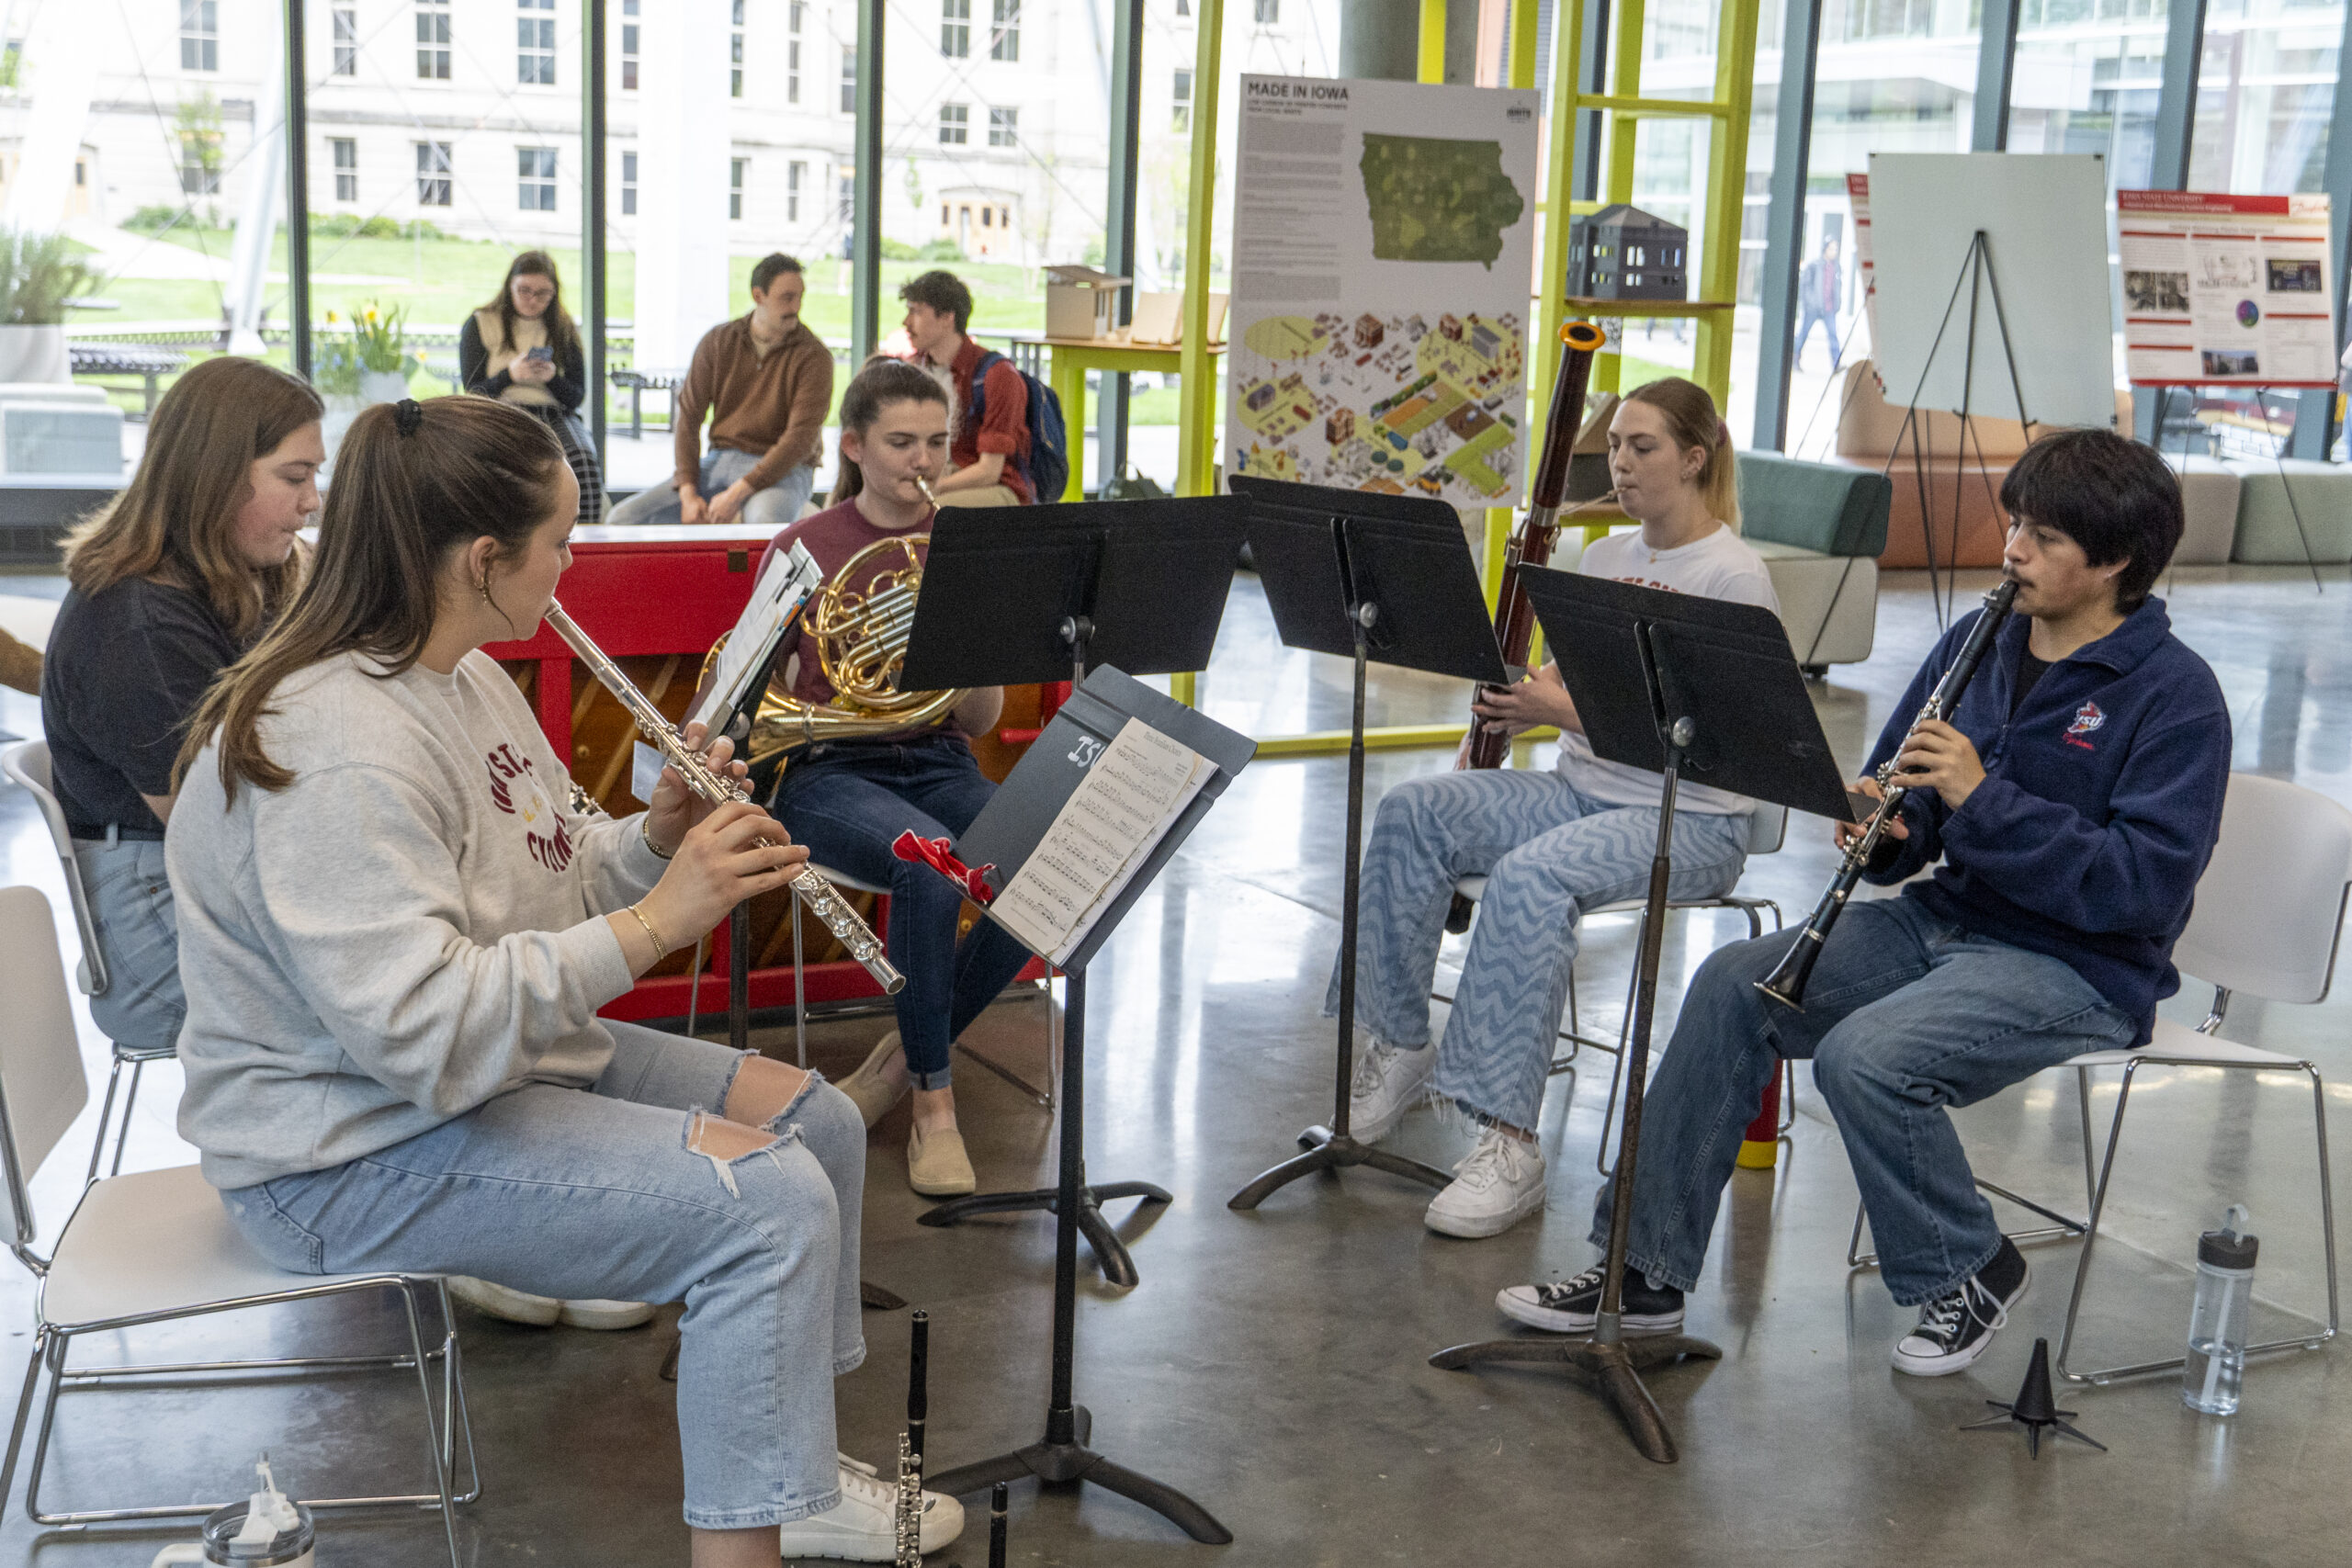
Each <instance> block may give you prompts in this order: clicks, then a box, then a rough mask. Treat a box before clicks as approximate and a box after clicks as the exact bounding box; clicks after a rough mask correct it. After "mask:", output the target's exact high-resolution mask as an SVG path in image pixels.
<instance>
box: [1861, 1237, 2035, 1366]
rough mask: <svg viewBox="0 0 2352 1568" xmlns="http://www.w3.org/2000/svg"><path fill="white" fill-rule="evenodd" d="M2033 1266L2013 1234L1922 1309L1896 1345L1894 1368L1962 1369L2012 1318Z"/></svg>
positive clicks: (2002, 1240)
mask: <svg viewBox="0 0 2352 1568" xmlns="http://www.w3.org/2000/svg"><path fill="white" fill-rule="evenodd" d="M2032 1278H2033V1270H2032V1269H2029V1268H2028V1267H2027V1266H2026V1261H2025V1254H2024V1253H2022V1252H2019V1251H2018V1249H2017V1245H2016V1244H2015V1243H2014V1242H2012V1241H2010V1240H2009V1238H2008V1237H2007V1236H2003V1237H2002V1238H2001V1250H2000V1251H1998V1252H1996V1253H1995V1254H1994V1255H1993V1260H1992V1261H1991V1262H1990V1263H1987V1264H1986V1265H1985V1267H1984V1268H1982V1269H1978V1270H1977V1271H1976V1273H1975V1274H1974V1275H1973V1276H1972V1277H1971V1278H1969V1279H1967V1280H1962V1282H1961V1285H1960V1288H1959V1289H1958V1290H1955V1291H1948V1292H1945V1293H1944V1294H1942V1295H1940V1296H1938V1297H1936V1298H1935V1300H1933V1301H1931V1302H1929V1303H1927V1304H1926V1305H1925V1306H1923V1307H1921V1308H1920V1309H1919V1326H1918V1327H1917V1328H1915V1329H1913V1330H1912V1331H1911V1332H1910V1333H1909V1334H1907V1335H1905V1336H1904V1337H1903V1340H1902V1342H1901V1343H1900V1344H1898V1345H1896V1346H1895V1347H1894V1370H1895V1371H1898V1372H1909V1373H1910V1374H1911V1375H1912V1376H1913V1377H1915V1378H1939V1377H1945V1376H1948V1375H1950V1374H1951V1373H1953V1372H1956V1371H1961V1370H1962V1369H1963V1368H1965V1367H1967V1366H1968V1365H1969V1364H1970V1363H1971V1362H1973V1361H1974V1360H1975V1359H1976V1358H1977V1357H1979V1356H1981V1355H1983V1354H1984V1353H1985V1347H1986V1346H1988V1345H1990V1344H1992V1343H1993V1336H1994V1335H1995V1334H1996V1333H1997V1332H1998V1331H1999V1330H2000V1329H2001V1328H2002V1327H2004V1326H2006V1325H2007V1323H2008V1321H2009V1309H2010V1308H2011V1307H2013V1306H2015V1305H2017V1303H2018V1297H2020V1296H2022V1295H2024V1294H2025V1288H2026V1286H2027V1285H2028V1284H2029V1283H2030V1281H2031V1280H2032Z"/></svg>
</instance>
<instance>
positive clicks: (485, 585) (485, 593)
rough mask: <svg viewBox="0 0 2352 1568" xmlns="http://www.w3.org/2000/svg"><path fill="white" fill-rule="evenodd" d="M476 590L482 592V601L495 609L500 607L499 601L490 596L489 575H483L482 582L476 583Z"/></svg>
mask: <svg viewBox="0 0 2352 1568" xmlns="http://www.w3.org/2000/svg"><path fill="white" fill-rule="evenodd" d="M474 592H477V593H479V594H481V602H482V603H483V604H488V605H489V606H490V607H491V608H492V609H493V610H494V609H496V608H497V607H498V601H496V600H495V599H492V597H491V596H490V579H489V578H488V577H487V576H485V577H483V579H482V580H481V581H480V582H477V583H475V584H474Z"/></svg>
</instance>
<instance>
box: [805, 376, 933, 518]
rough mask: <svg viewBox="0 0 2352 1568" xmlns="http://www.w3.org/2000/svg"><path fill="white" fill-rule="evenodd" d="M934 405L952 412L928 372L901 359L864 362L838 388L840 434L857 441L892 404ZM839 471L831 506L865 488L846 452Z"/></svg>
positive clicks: (844, 449) (861, 474)
mask: <svg viewBox="0 0 2352 1568" xmlns="http://www.w3.org/2000/svg"><path fill="white" fill-rule="evenodd" d="M909 402H917V403H937V404H938V405H939V406H940V407H941V408H944V409H947V410H948V412H950V414H951V415H952V414H953V413H954V412H955V411H954V408H953V406H952V405H951V404H950V403H949V402H948V400H947V389H946V388H944V387H943V386H941V385H940V384H939V382H938V380H937V379H936V378H933V375H932V374H931V372H930V371H928V370H925V369H922V368H921V367H918V366H914V365H910V364H908V363H907V362H906V361H905V360H903V359H886V358H884V357H883V356H882V355H878V354H877V355H875V356H874V357H873V358H871V359H869V360H867V361H866V362H865V369H863V370H861V371H859V372H858V373H857V374H856V375H855V376H854V377H852V378H850V383H849V385H848V386H847V387H844V388H843V389H842V412H841V421H842V434H844V435H850V434H854V435H855V436H856V437H857V438H858V439H859V440H860V441H863V440H865V433H866V432H867V431H869V430H871V429H873V428H874V422H875V421H876V420H877V419H879V418H881V417H882V411H883V410H884V409H886V408H888V407H889V406H890V405H891V404H892V403H909ZM841 459H842V464H841V472H840V473H839V474H838V475H836V476H835V477H834V479H833V493H832V495H831V498H830V499H831V504H833V505H835V506H839V505H840V504H841V503H842V502H844V501H849V500H852V499H854V497H855V496H856V494H857V492H858V491H862V490H864V489H865V470H864V469H863V468H859V467H858V466H857V465H856V464H855V463H854V462H853V461H851V460H850V455H849V449H848V448H847V447H846V446H844V447H842V453H841Z"/></svg>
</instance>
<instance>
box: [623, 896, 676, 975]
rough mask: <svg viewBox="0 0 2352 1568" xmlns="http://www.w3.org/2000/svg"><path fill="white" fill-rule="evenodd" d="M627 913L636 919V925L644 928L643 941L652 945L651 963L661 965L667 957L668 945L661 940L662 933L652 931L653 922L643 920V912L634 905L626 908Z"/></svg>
mask: <svg viewBox="0 0 2352 1568" xmlns="http://www.w3.org/2000/svg"><path fill="white" fill-rule="evenodd" d="M628 912H629V913H630V914H632V915H635V916H636V917H637V923H638V924H639V925H640V926H643V927H644V928H645V939H646V940H647V941H648V942H651V943H652V944H653V962H654V963H656V964H659V963H661V962H662V959H664V958H666V957H668V956H669V953H670V944H669V943H668V942H663V941H662V933H661V932H660V931H655V930H654V929H653V922H652V921H651V920H649V919H646V918H645V911H644V910H643V909H641V908H638V907H637V906H636V905H635V904H631V905H630V906H629V907H628Z"/></svg>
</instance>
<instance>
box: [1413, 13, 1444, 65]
mask: <svg viewBox="0 0 2352 1568" xmlns="http://www.w3.org/2000/svg"><path fill="white" fill-rule="evenodd" d="M1417 63H1418V67H1419V68H1418V69H1417V70H1416V71H1415V73H1414V80H1416V81H1419V82H1442V81H1444V80H1445V0H1421V33H1420V50H1419V60H1418V62H1417Z"/></svg>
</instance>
